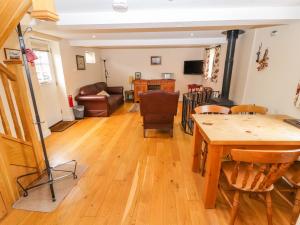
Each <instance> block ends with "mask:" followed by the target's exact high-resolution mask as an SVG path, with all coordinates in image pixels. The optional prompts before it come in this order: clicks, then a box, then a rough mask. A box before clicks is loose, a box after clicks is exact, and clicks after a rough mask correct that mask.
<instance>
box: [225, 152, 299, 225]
mask: <svg viewBox="0 0 300 225" xmlns="http://www.w3.org/2000/svg"><path fill="white" fill-rule="evenodd" d="M299 154H300V150H299V149H298V150H246V149H232V150H231V152H230V155H231V158H232V160H233V161H230V162H223V164H222V172H223V173H224V175H225V177H226V179H227V181H228V183H229V185H230V186H231V187H233V188H234V189H235V194H234V199H233V203H232V213H231V214H232V215H231V219H230V223H229V224H230V225H233V224H234V222H235V220H236V217H237V212H238V208H239V199H240V194H241V193H242V192H251V193H254V192H255V193H264V194H265V201H266V206H267V218H268V224H269V225H272V199H271V195H270V192H271V191H272V190H273V188H274V186H273V184H274V183H275V182H276V181H277V180H278V179H279V178H281V177H282V176H283V175H284V174H285V172H286V171H287V170H288V168H289V167H290V166H291V165H292V164H293V163H294V161H295V160H297V158H298V157H299ZM224 193H225V192H224V191H221V194H224ZM225 199H229V198H228V197H227V196H225Z"/></svg>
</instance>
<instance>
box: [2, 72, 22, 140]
mask: <svg viewBox="0 0 300 225" xmlns="http://www.w3.org/2000/svg"><path fill="white" fill-rule="evenodd" d="M1 80H2V83H3V87H4V91H5V95H6V99H7V103H8V107H9V110H10V113H11V117H12V120H13V123H14V127H15V131H16V135H17V138H21V139H22V138H23V135H22V131H21V127H20V125H19V121H18V117H17V113H16V109H15V106H14V102H13V98H12V95H11V91H10V87H9V81H8V78H7V77H6V76H5V75H4V74H3V73H2V74H1Z"/></svg>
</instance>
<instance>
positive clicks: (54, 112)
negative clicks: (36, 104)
mask: <svg viewBox="0 0 300 225" xmlns="http://www.w3.org/2000/svg"><path fill="white" fill-rule="evenodd" d="M32 48H33V52H34V53H35V54H36V56H37V57H38V59H36V60H35V61H34V62H35V70H36V74H37V78H38V81H39V85H40V90H41V93H42V102H43V108H44V113H45V119H46V121H47V124H48V127H51V126H53V125H54V124H56V123H58V122H59V121H61V120H62V110H61V104H60V99H59V97H58V96H59V89H58V86H57V80H56V75H55V69H54V65H53V58H52V54H51V49H50V47H49V43H48V42H46V41H42V40H35V39H34V40H32Z"/></svg>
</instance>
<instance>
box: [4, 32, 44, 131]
mask: <svg viewBox="0 0 300 225" xmlns="http://www.w3.org/2000/svg"><path fill="white" fill-rule="evenodd" d="M25 41H26V46H27V47H30V43H29V42H28V33H27V35H26V36H25ZM3 48H14V49H20V47H19V41H18V36H17V33H16V32H12V33H11V35H10V36H9V38H8V39H7V41H6V42H5V44H4V45H3ZM3 48H1V49H0V62H1V63H2V61H3V60H4V59H5V56H4V49H3ZM29 67H30V71H31V79H32V84H33V87H34V89H35V97H36V102H37V105H38V111H39V114H40V118H41V121H45V116H44V115H45V114H44V109H43V107H42V98H41V95H40V90H39V84H38V79H37V76H36V73H35V70H34V67H32V66H29ZM24 76H25V71H24ZM25 80H26V81H27V78H25ZM26 84H27V83H26ZM27 90H29V89H28V88H27ZM0 94H1V98H2V100H3V103H4V107H5V111H6V116H7V117H8V122H9V124H10V127H11V130H12V132H13V135H14V136H15V130H14V128H13V122H12V117H11V114H10V110H9V107H8V103H7V101H6V98H5V97H4V96H5V93H4V89H3V86H2V82H1V85H0ZM27 94H28V98H29V103H30V104H31V106H32V101H31V95H30V93H29V91H28V93H27ZM15 108H16V107H15ZM31 109H32V117H33V119H34V121H35V114H34V111H33V107H31ZM19 121H20V120H19ZM0 127H1V128H0V129H1V131H2V130H3V129H2V124H1V123H0ZM42 129H43V134H44V136H45V137H46V136H48V135H49V134H50V130H49V129H48V126H47V123H46V122H45V123H42ZM36 130H37V127H36Z"/></svg>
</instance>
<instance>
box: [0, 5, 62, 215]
mask: <svg viewBox="0 0 300 225" xmlns="http://www.w3.org/2000/svg"><path fill="white" fill-rule="evenodd" d="M0 2H1V4H0V18H1V20H0V48H2V47H3V45H4V43H5V41H6V40H7V38H8V37H9V36H10V34H11V33H12V32H14V31H15V29H16V27H17V25H18V24H19V23H20V21H21V19H22V18H23V16H24V15H25V14H26V13H27V12H28V10H30V13H31V15H32V17H35V18H38V19H42V20H48V21H56V20H57V19H58V16H57V14H56V13H55V10H54V0H0ZM1 50H2V49H1ZM22 64H23V62H22V61H19V60H11V61H4V62H0V119H1V121H0V127H2V129H1V130H0V219H2V218H3V217H4V216H5V215H6V214H7V213H8V212H9V211H10V209H11V206H12V204H13V203H14V202H15V201H16V200H17V199H18V198H19V195H20V190H19V189H18V186H17V184H16V178H17V177H18V176H20V175H22V174H25V173H28V172H36V175H35V176H32V177H30V178H26V179H27V180H25V181H24V182H25V183H27V184H30V183H31V182H33V181H34V180H35V179H36V178H37V176H38V175H40V173H41V171H42V170H43V168H44V159H43V155H42V150H41V144H40V141H39V139H38V136H37V133H36V129H35V124H34V120H33V117H32V112H31V106H30V101H29V96H28V91H27V85H26V84H27V83H26V81H25V75H24V73H23V66H22ZM22 183H23V182H22Z"/></svg>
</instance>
